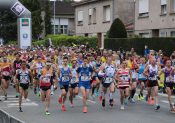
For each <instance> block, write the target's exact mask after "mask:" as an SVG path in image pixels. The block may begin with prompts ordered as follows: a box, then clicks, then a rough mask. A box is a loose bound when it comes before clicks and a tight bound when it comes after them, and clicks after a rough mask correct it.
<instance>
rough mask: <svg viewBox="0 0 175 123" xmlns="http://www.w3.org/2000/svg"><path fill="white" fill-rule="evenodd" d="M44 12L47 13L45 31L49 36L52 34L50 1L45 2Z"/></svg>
mask: <svg viewBox="0 0 175 123" xmlns="http://www.w3.org/2000/svg"><path fill="white" fill-rule="evenodd" d="M43 10H44V11H45V17H44V21H45V31H46V35H48V34H51V33H52V25H51V10H50V1H45V2H44V9H43Z"/></svg>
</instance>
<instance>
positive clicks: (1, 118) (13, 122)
mask: <svg viewBox="0 0 175 123" xmlns="http://www.w3.org/2000/svg"><path fill="white" fill-rule="evenodd" d="M0 123H25V122H23V121H21V120H19V119H17V118H15V117H13V116H11V115H10V114H8V113H7V112H5V111H3V110H2V109H0Z"/></svg>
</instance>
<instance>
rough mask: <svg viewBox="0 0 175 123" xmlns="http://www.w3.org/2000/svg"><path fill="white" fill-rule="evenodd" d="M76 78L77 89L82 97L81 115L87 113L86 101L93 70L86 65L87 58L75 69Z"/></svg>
mask: <svg viewBox="0 0 175 123" xmlns="http://www.w3.org/2000/svg"><path fill="white" fill-rule="evenodd" d="M77 73H78V77H79V88H80V91H81V93H82V96H83V113H87V112H88V109H87V104H86V102H87V99H88V97H89V91H90V89H91V83H90V80H91V78H92V76H93V69H92V67H91V66H90V65H88V58H87V57H84V58H83V63H82V65H81V66H80V67H78V69H77Z"/></svg>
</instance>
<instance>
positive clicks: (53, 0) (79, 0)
mask: <svg viewBox="0 0 175 123" xmlns="http://www.w3.org/2000/svg"><path fill="white" fill-rule="evenodd" d="M50 1H55V0H50ZM74 1H81V0H74Z"/></svg>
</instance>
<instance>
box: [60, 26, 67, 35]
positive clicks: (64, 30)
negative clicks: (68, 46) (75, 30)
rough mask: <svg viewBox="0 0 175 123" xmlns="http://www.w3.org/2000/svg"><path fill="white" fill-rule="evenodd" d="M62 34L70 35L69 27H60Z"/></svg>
mask: <svg viewBox="0 0 175 123" xmlns="http://www.w3.org/2000/svg"><path fill="white" fill-rule="evenodd" d="M60 33H61V34H68V26H67V25H61V26H60Z"/></svg>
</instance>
